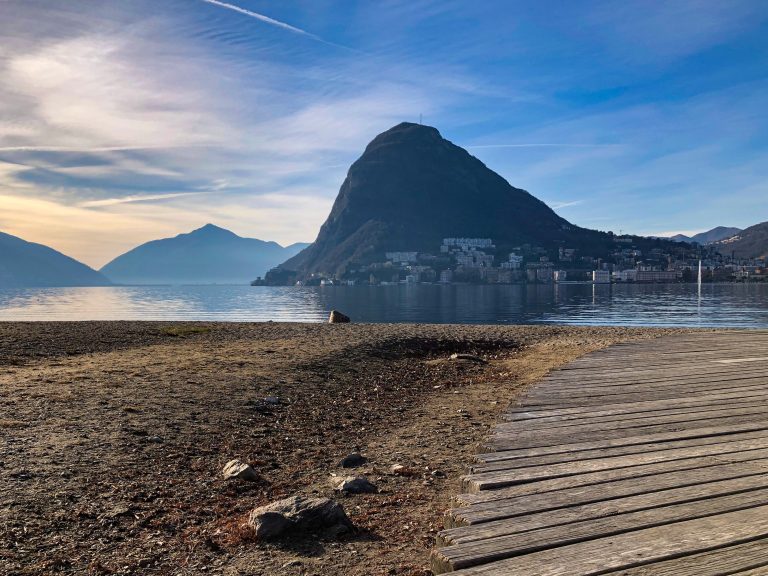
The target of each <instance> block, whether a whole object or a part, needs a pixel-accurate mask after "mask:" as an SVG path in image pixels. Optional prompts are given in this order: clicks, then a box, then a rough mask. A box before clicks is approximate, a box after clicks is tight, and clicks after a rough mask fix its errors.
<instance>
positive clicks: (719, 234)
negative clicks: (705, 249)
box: [669, 226, 742, 246]
mask: <svg viewBox="0 0 768 576" xmlns="http://www.w3.org/2000/svg"><path fill="white" fill-rule="evenodd" d="M741 231H742V230H741V228H735V227H732V226H716V227H714V228H712V229H711V230H707V231H706V232H699V233H698V234H694V235H693V236H686V235H685V234H675V235H674V236H672V237H670V238H669V239H670V240H673V241H675V242H696V243H697V244H702V245H704V246H706V245H708V244H715V243H716V242H720V241H721V240H727V239H728V238H731V237H733V236H735V235H737V234H739V233H740V232H741Z"/></svg>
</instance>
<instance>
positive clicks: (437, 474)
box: [432, 470, 445, 478]
mask: <svg viewBox="0 0 768 576" xmlns="http://www.w3.org/2000/svg"><path fill="white" fill-rule="evenodd" d="M432 476H434V477H435V478H445V472H442V471H440V470H432Z"/></svg>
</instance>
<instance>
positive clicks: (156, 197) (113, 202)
mask: <svg viewBox="0 0 768 576" xmlns="http://www.w3.org/2000/svg"><path fill="white" fill-rule="evenodd" d="M201 194H208V192H176V193H171V194H147V195H137V196H123V197H121V198H104V199H103V200H88V201H86V202H80V203H79V204H78V206H79V207H80V208H105V207H107V206H117V205H119V204H132V203H134V202H157V201H161V200H171V199H173V198H183V197H185V196H200V195H201Z"/></svg>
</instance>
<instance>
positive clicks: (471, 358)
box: [451, 354, 488, 364]
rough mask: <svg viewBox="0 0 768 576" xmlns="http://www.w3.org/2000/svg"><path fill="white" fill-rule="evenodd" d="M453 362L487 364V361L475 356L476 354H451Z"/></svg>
mask: <svg viewBox="0 0 768 576" xmlns="http://www.w3.org/2000/svg"><path fill="white" fill-rule="evenodd" d="M451 360H466V361H469V362H478V363H480V364H487V363H488V362H486V360H485V359H483V358H480V356H475V355H474V354H451Z"/></svg>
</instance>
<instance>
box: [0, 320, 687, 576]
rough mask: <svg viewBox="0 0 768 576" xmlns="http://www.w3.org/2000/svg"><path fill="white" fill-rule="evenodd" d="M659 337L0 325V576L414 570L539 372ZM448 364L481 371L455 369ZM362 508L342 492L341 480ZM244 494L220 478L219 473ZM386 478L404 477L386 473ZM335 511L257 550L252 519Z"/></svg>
mask: <svg viewBox="0 0 768 576" xmlns="http://www.w3.org/2000/svg"><path fill="white" fill-rule="evenodd" d="M670 332H673V331H672V330H657V329H631V328H578V327H560V326H535V327H534V326H456V325H409V324H399V325H372V324H369V325H365V324H347V325H327V324H279V323H263V324H206V323H188V324H179V323H134V322H130V323H126V322H104V323H3V324H0V386H1V387H2V392H3V393H2V397H1V398H0V439H1V440H0V443H1V445H2V451H1V453H0V565H3V566H5V567H6V569H4V570H3V573H4V574H16V575H22V574H23V575H31V574H40V575H42V574H221V575H227V576H234V575H261V574H285V575H298V574H306V575H310V574H315V575H324V576H325V575H331V574H353V575H363V574H367V575H371V574H373V575H390V574H411V575H415V574H422V575H424V574H428V573H429V572H428V571H427V566H428V562H429V561H428V556H429V551H430V549H431V548H432V547H433V545H434V535H435V533H436V531H437V530H439V529H440V528H442V525H443V524H442V515H443V512H444V510H445V509H446V508H448V507H449V505H450V502H451V498H452V497H453V496H454V495H455V494H456V493H457V492H458V490H459V478H460V476H461V475H462V474H464V473H465V472H466V469H467V466H468V465H469V464H471V462H472V454H473V453H474V452H475V451H476V448H477V446H478V444H479V443H480V442H482V440H483V438H485V437H486V435H487V433H488V430H489V427H490V426H492V425H493V423H494V422H495V421H496V417H497V415H498V413H499V412H501V411H502V410H503V409H504V408H505V407H507V406H508V405H509V403H510V402H511V401H513V400H514V398H515V396H516V395H517V394H518V393H519V392H520V390H522V389H523V388H524V387H525V386H527V385H528V384H530V383H532V382H535V381H536V380H537V379H538V378H540V377H541V376H543V375H544V374H546V373H547V372H548V371H549V370H551V369H553V368H556V367H558V366H561V365H563V364H565V363H567V362H568V361H570V360H572V359H574V358H577V357H579V356H581V355H583V354H585V353H588V352H591V351H594V350H597V349H600V348H603V347H605V346H609V345H611V344H613V343H617V342H624V341H629V340H636V339H647V338H654V337H657V336H659V335H661V334H666V333H670ZM453 353H464V354H471V355H476V356H478V357H480V358H481V359H482V360H483V362H479V361H477V360H472V359H468V360H461V359H458V360H456V359H451V358H450V356H451V354H453ZM356 449H359V450H360V451H361V452H362V454H363V455H365V456H366V457H367V458H368V462H367V463H366V464H365V465H363V466H362V467H360V468H358V469H356V470H354V472H353V473H354V474H362V475H365V476H366V477H367V478H368V479H369V480H370V481H371V482H373V483H374V484H376V486H377V487H378V493H376V494H362V495H354V496H343V495H340V494H337V493H335V492H334V484H335V483H338V482H339V480H340V479H341V478H342V477H344V476H345V475H347V474H348V473H350V472H349V471H346V470H343V469H341V468H340V467H339V466H338V463H339V461H340V460H341V459H342V458H343V457H344V456H346V455H347V454H349V453H350V452H352V451H354V450H356ZM233 458H239V459H240V460H242V461H244V462H247V463H249V464H251V465H252V467H253V468H254V469H255V471H256V472H257V474H258V480H256V481H253V482H246V481H242V480H225V479H224V478H223V476H222V467H223V466H224V464H225V463H226V462H227V461H229V460H231V459H233ZM395 464H400V465H402V466H404V467H405V469H406V470H407V471H408V474H404V475H395V474H392V473H391V466H392V465H395ZM297 494H300V495H313V496H325V497H332V498H334V499H336V500H338V501H339V502H340V503H341V504H342V505H343V506H344V509H345V510H346V512H347V514H348V515H349V517H350V519H351V520H352V522H353V523H354V525H355V527H356V530H355V531H354V532H353V533H349V534H346V535H343V536H341V537H339V538H329V537H325V536H324V535H322V534H321V535H312V534H304V535H296V536H293V537H291V538H288V539H283V540H280V541H276V542H260V541H258V540H257V539H256V538H255V537H254V535H253V533H252V530H251V529H249V528H248V526H247V525H246V520H247V517H248V513H249V511H250V510H252V509H253V508H254V507H257V506H261V505H264V504H267V503H269V502H272V501H274V500H277V499H280V498H284V497H286V496H291V495H297Z"/></svg>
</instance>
